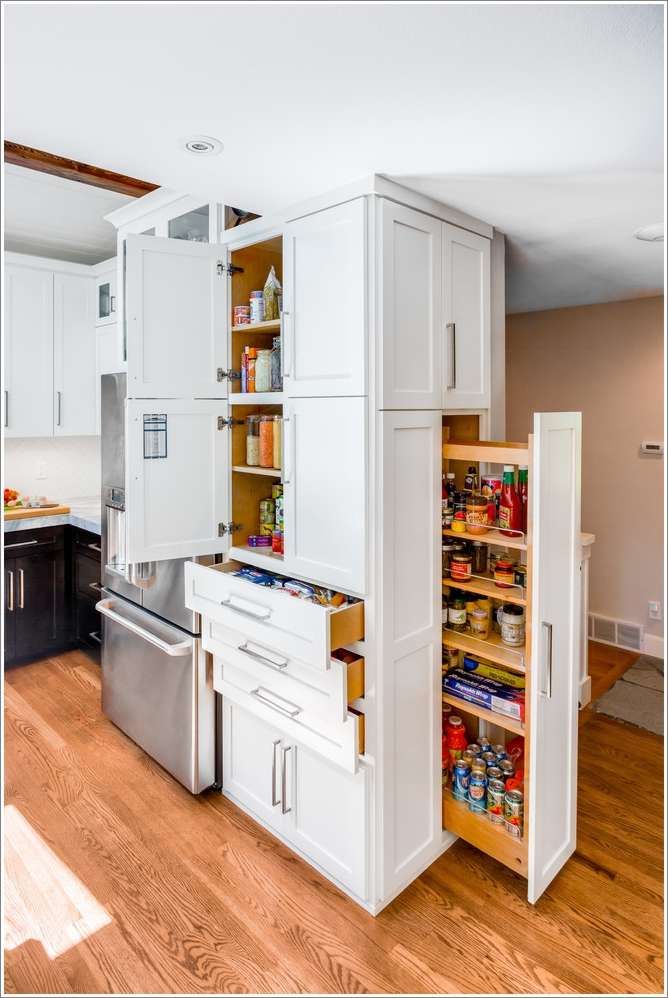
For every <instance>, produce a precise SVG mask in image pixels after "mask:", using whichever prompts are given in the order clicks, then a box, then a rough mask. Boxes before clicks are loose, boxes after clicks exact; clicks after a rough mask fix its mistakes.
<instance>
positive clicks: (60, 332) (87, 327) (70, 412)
mask: <svg viewBox="0 0 668 998" xmlns="http://www.w3.org/2000/svg"><path fill="white" fill-rule="evenodd" d="M53 281H54V284H53V391H54V399H53V425H54V433H55V435H56V436H57V437H63V436H65V437H66V436H70V437H71V436H85V435H89V434H97V433H99V428H98V422H97V378H96V344H95V310H94V305H95V301H94V296H95V281H94V279H93V278H92V277H85V276H79V275H78V274H58V273H56V274H54V278H53Z"/></svg>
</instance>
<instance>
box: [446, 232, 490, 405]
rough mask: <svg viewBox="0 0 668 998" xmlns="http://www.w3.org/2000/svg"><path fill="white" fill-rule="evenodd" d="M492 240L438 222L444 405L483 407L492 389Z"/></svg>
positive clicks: (488, 402)
mask: <svg viewBox="0 0 668 998" xmlns="http://www.w3.org/2000/svg"><path fill="white" fill-rule="evenodd" d="M490 260H491V244H490V240H489V239H486V238H485V237H484V236H479V235H477V234H476V233H474V232H468V231H467V230H466V229H460V228H458V227H457V226H455V225H449V224H448V223H445V224H444V225H443V267H444V272H443V274H444V276H443V303H444V325H445V350H444V354H443V357H444V359H443V384H444V386H445V398H444V403H443V408H444V409H487V408H488V407H489V404H490V392H491V351H492V345H491V317H490V316H491V312H490V308H491V304H490V300H491V265H490Z"/></svg>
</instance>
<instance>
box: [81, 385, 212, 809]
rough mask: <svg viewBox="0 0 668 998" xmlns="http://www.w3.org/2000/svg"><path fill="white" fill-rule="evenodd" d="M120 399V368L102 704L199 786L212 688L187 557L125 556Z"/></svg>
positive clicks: (108, 516) (109, 428) (113, 414)
mask: <svg viewBox="0 0 668 998" xmlns="http://www.w3.org/2000/svg"><path fill="white" fill-rule="evenodd" d="M126 402H127V381H126V375H125V374H105V375H103V376H102V378H101V417H102V454H101V456H102V584H103V589H102V596H103V598H102V599H101V600H100V602H99V603H98V605H97V606H98V610H99V611H100V613H101V614H102V617H103V627H102V710H103V712H104V713H105V714H106V716H107V717H108V718H109V719H110V720H111V721H113V722H114V724H116V725H117V726H118V727H119V728H120V729H121V730H122V731H124V732H125V734H127V735H128V736H129V737H130V738H131V739H132V740H133V741H135V742H136V743H137V744H138V745H139V746H141V748H143V749H144V751H145V752H147V753H148V754H149V755H150V756H151V757H152V758H153V759H155V760H156V761H157V762H158V763H160V765H161V766H163V767H164V768H165V769H166V770H167V771H168V772H169V773H171V774H172V776H174V777H175V778H176V779H177V780H178V781H179V782H180V783H182V784H183V785H184V786H185V787H187V789H188V790H190V791H191V793H200V792H201V791H202V790H205V789H206V788H207V787H210V786H212V785H214V784H215V783H216V768H217V767H216V728H217V724H216V715H217V710H216V697H215V694H214V692H213V689H212V686H211V683H210V682H207V674H206V673H207V667H208V665H209V661H208V656H207V655H206V653H205V652H203V650H202V646H201V641H200V618H199V615H198V614H194V613H192V612H191V611H190V610H188V609H187V608H186V606H185V598H184V585H185V581H184V570H183V565H184V562H185V561H186V560H189V559H185V558H179V559H175V560H172V561H157V562H144V563H140V564H128V563H127V562H126V556H125V552H126V544H125V539H126V514H127V510H126V503H125V500H126V494H127V492H126V481H125V474H126V461H125V428H126ZM199 560H207V559H199ZM209 560H212V559H209Z"/></svg>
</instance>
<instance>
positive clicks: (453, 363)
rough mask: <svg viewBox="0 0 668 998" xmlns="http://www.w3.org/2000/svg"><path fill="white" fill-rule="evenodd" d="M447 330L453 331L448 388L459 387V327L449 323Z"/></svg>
mask: <svg viewBox="0 0 668 998" xmlns="http://www.w3.org/2000/svg"><path fill="white" fill-rule="evenodd" d="M445 328H446V330H449V329H451V330H452V340H451V351H452V352H451V354H450V378H449V379H448V384H447V387H448V388H456V387H457V327H456V325H455V323H454V322H448V323H446V326H445Z"/></svg>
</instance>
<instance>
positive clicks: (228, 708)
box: [223, 697, 287, 830]
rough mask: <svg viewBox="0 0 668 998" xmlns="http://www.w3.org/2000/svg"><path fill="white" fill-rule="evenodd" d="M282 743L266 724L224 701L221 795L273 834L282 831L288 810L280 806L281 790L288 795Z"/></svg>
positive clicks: (230, 702) (274, 730) (279, 733)
mask: <svg viewBox="0 0 668 998" xmlns="http://www.w3.org/2000/svg"><path fill="white" fill-rule="evenodd" d="M282 739H283V736H282V735H281V732H280V731H277V730H276V728H272V727H271V725H269V724H267V722H266V721H264V720H262V719H261V718H259V717H256V716H255V714H251V713H250V712H249V711H247V710H244V708H243V707H240V706H239V705H238V704H236V703H235V702H234V701H233V700H229V699H228V698H227V697H225V698H224V699H223V793H226V794H230V795H231V796H232V797H233V798H234V799H235V800H237V801H238V802H239V803H240V804H241V805H242V806H243V807H246V808H248V810H249V811H250V812H251V813H252V814H255V815H256V816H257V817H258V818H259V819H260V821H262V822H264V823H265V824H266V825H268V826H269V827H270V828H274V829H276V830H282V828H281V826H282V825H284V823H285V816H284V814H283V811H284V810H285V809H286V807H287V805H286V806H284V805H283V803H282V794H283V789H284V788H285V789H286V792H287V787H286V786H285V783H286V781H284V780H282V774H283V770H282V765H283V754H282Z"/></svg>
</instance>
